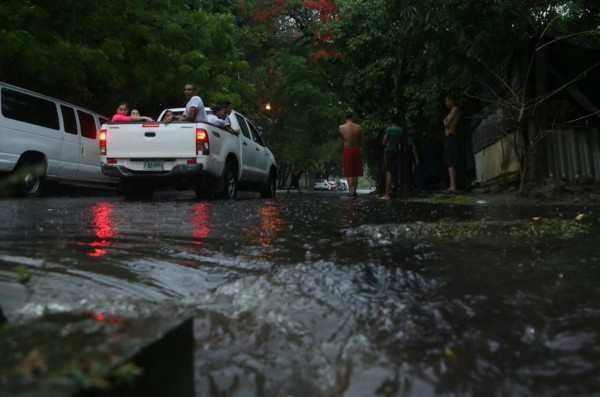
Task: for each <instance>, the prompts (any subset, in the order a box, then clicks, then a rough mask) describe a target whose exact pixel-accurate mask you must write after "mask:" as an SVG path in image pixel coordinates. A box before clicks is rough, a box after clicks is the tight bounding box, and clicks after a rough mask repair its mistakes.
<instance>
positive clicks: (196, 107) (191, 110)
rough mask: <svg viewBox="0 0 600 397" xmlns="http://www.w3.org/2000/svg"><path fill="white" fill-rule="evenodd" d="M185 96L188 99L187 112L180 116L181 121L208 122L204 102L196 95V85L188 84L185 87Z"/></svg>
mask: <svg viewBox="0 0 600 397" xmlns="http://www.w3.org/2000/svg"><path fill="white" fill-rule="evenodd" d="M183 94H184V95H185V97H186V98H187V99H188V103H187V105H185V112H183V114H182V115H181V116H179V121H195V122H201V121H206V110H204V102H202V99H201V98H200V97H199V96H198V95H197V94H196V85H194V84H186V85H185V87H183Z"/></svg>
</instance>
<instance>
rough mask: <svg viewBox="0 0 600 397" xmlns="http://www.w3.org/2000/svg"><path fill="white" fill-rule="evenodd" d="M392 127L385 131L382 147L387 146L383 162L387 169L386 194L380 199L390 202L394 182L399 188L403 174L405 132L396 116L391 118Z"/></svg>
mask: <svg viewBox="0 0 600 397" xmlns="http://www.w3.org/2000/svg"><path fill="white" fill-rule="evenodd" d="M390 122H391V125H390V126H389V127H387V128H386V129H385V134H384V136H383V141H382V145H383V146H385V151H384V155H383V162H384V167H385V193H384V194H383V196H381V197H379V198H380V199H381V200H389V199H390V192H391V190H392V182H393V184H394V186H396V187H397V186H398V177H399V175H401V174H402V172H401V169H402V165H401V162H400V160H401V158H402V157H401V156H400V153H401V150H402V134H403V133H404V130H403V129H402V127H400V117H398V115H396V114H394V115H393V116H392V117H391V118H390Z"/></svg>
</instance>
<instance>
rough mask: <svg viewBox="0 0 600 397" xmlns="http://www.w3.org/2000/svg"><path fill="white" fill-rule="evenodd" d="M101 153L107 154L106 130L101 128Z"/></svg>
mask: <svg viewBox="0 0 600 397" xmlns="http://www.w3.org/2000/svg"><path fill="white" fill-rule="evenodd" d="M99 142H100V155H101V156H103V155H106V130H100V139H99Z"/></svg>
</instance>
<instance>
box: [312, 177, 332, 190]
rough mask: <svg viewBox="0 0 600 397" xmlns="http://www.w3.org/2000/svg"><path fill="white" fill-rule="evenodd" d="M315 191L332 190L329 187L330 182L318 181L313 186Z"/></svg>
mask: <svg viewBox="0 0 600 397" xmlns="http://www.w3.org/2000/svg"><path fill="white" fill-rule="evenodd" d="M313 189H314V190H330V189H331V185H329V182H328V181H327V179H317V180H316V181H315V183H314V185H313Z"/></svg>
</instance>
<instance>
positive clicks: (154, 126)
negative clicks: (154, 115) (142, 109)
mask: <svg viewBox="0 0 600 397" xmlns="http://www.w3.org/2000/svg"><path fill="white" fill-rule="evenodd" d="M158 127H160V124H159V123H144V124H142V128H158Z"/></svg>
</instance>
